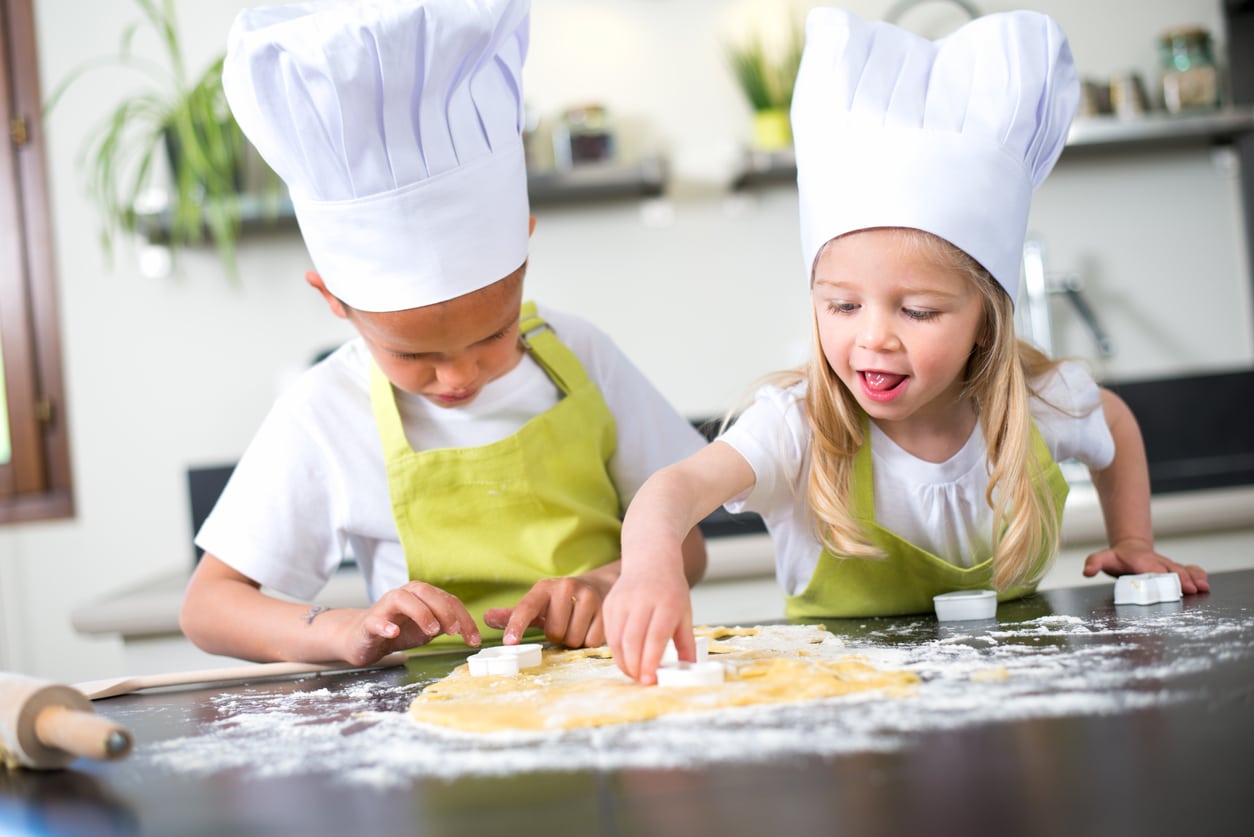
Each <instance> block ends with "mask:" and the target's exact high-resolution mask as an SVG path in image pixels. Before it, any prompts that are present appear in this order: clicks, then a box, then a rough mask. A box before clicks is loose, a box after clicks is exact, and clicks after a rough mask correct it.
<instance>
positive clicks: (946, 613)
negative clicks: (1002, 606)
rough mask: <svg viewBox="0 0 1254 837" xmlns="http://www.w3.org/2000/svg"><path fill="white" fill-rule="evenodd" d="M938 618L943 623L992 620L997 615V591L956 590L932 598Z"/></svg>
mask: <svg viewBox="0 0 1254 837" xmlns="http://www.w3.org/2000/svg"><path fill="white" fill-rule="evenodd" d="M932 603H933V604H934V605H935V606H936V618H937V619H939V620H940V621H942V622H965V621H967V620H970V619H992V618H993V617H994V616H996V615H997V591H995V590H955V591H954V592H952V593H941V594H940V595H939V596H933V597H932Z"/></svg>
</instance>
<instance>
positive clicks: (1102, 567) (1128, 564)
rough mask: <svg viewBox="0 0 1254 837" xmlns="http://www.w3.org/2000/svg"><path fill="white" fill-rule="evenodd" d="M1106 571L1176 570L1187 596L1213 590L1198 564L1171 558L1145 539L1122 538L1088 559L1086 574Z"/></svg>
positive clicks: (1085, 562) (1113, 572)
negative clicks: (1180, 561) (1183, 562)
mask: <svg viewBox="0 0 1254 837" xmlns="http://www.w3.org/2000/svg"><path fill="white" fill-rule="evenodd" d="M1103 571H1104V572H1106V573H1107V574H1108V575H1112V576H1121V575H1136V574H1138V573H1175V574H1176V575H1178V576H1180V589H1181V591H1182V592H1184V593H1185V594H1186V595H1189V594H1193V593H1205V592H1206V591H1207V590H1210V582H1209V581H1208V580H1207V576H1206V570H1204V569H1202V568H1201V567H1199V566H1197V565H1196V564H1189V565H1187V566H1186V565H1184V564H1177V563H1176V562H1175V561H1172V560H1171V559H1170V558H1166V557H1164V556H1162V555H1159V554H1158V553H1157V552H1155V551H1154V547H1153V546H1152V545H1151V544H1148V543H1146V542H1145V541H1141V540H1125V541H1120V542H1119V543H1116V544H1113V545H1112V546H1111V547H1110V548H1109V549H1103V550H1101V551H1100V552H1094V553H1093V554H1092V555H1090V556H1089V557H1088V558H1087V559H1085V561H1084V574H1085V575H1086V576H1088V577H1090V578H1091V577H1092V576H1095V575H1097V574H1098V573H1099V572H1103Z"/></svg>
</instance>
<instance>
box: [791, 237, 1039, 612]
mask: <svg viewBox="0 0 1254 837" xmlns="http://www.w3.org/2000/svg"><path fill="white" fill-rule="evenodd" d="M899 232H900V233H901V235H900V236H899V237H898V242H899V243H900V244H901V246H903V247H911V248H915V249H916V252H918V253H920V254H922V255H923V256H925V257H927V258H931V259H933V260H934V263H935V264H936V265H937V266H938V267H940V268H942V269H945V270H953V271H956V272H958V273H962V274H964V275H966V276H967V277H968V278H969V279H970V280H971V281H972V283H973V284H974V285H975V287H976V288H977V289H978V290H979V292H980V296H981V297H982V299H983V305H984V319H983V323H982V325H981V327H980V331H979V332H978V334H977V337H976V346H975V348H974V349H973V351H972V352H971V356H970V358H969V359H968V360H967V365H966V368H965V370H964V372H963V378H964V382H965V387H964V389H963V397H968V398H971V399H973V400H974V402H975V406H976V410H977V413H978V414H979V416H980V422H981V425H982V426H983V429H984V442H985V445H986V447H987V449H988V464H989V481H988V490H987V492H986V494H985V499H986V501H987V502H988V504H989V506H990V507H991V508H992V509H993V519H994V530H995V531H994V532H993V586H994V587H996V588H997V589H998V590H1005V589H1007V588H1009V587H1014V586H1017V585H1019V584H1024V583H1030V582H1034V581H1038V580H1039V579H1040V577H1041V576H1042V575H1044V573H1045V570H1046V569H1047V568H1048V566H1049V563H1050V561H1048V560H1047V561H1042V560H1040V557H1041V556H1042V555H1043V554H1044V555H1048V556H1051V560H1052V556H1053V555H1054V553H1055V552H1056V551H1057V548H1058V523H1057V521H1058V516H1057V513H1056V509H1055V504H1054V499H1053V496H1052V495H1051V493H1050V492H1049V491H1048V490H1046V487H1045V485H1044V484H1043V482H1042V479H1043V477H1042V475H1041V470H1042V469H1041V466H1040V463H1039V462H1038V461H1037V457H1036V453H1035V450H1034V448H1033V445H1032V419H1031V415H1030V413H1029V411H1028V403H1029V396H1030V395H1031V394H1032V390H1031V388H1030V386H1029V381H1032V380H1034V379H1036V378H1037V377H1038V376H1040V375H1041V374H1043V373H1045V372H1047V371H1049V370H1051V369H1053V368H1054V367H1056V366H1057V365H1058V362H1056V361H1053V360H1051V359H1050V358H1049V357H1047V356H1046V355H1045V354H1043V353H1042V352H1040V351H1038V350H1037V349H1035V348H1034V347H1032V346H1031V345H1030V344H1028V343H1025V342H1023V341H1021V340H1018V339H1017V338H1016V337H1015V330H1014V304H1013V301H1012V300H1011V299H1010V297H1009V295H1007V294H1006V292H1005V291H1004V290H1003V289H1002V287H1001V286H1000V285H999V284H998V283H997V282H996V280H994V279H993V277H992V276H991V275H990V274H989V273H988V271H986V270H985V269H984V268H983V267H982V266H981V265H980V264H979V263H978V262H977V261H975V260H974V259H973V258H971V257H970V256H968V255H967V254H966V253H964V252H963V251H962V250H959V249H958V248H957V247H954V246H953V245H952V244H950V243H949V242H947V241H945V240H944V239H941V238H938V237H937V236H934V235H931V234H929V233H925V232H922V231H920V230H913V229H902V230H900V231H899ZM829 243H830V242H829ZM826 247H827V245H824V247H823V248H820V250H819V255H820V256H821V255H822V254H823V251H824V250H825V249H826ZM813 333H814V338H813V339H814V348H813V351H812V353H811V359H810V361H809V362H808V363H807V364H806V366H804V367H802V368H801V369H798V370H795V372H794V373H792V374H791V375H790V376H789V377H791V378H792V380H793V381H794V382H796V381H800V380H805V381H806V382H807V389H806V396H805V406H806V413H807V416H808V418H809V422H810V426H811V430H812V439H811V443H810V461H809V463H808V471H809V473H808V477H807V499H808V500H809V504H810V509H811V511H812V514H813V515H814V522H815V527H816V530H817V531H816V535H817V536H818V538H819V540H820V541H821V542H822V543H823V545H824V546H825V547H827V548H828V549H829V550H830V551H831V552H833V553H835V554H836V555H840V556H849V557H862V558H875V557H882V556H883V553H882V552H881V551H880V550H879V549H878V548H877V547H876V546H874V545H873V544H872V543H871V541H870V539H869V537H868V535H867V533H866V532H865V531H864V530H863V529H862V527H861V526H860V525H859V524H858V522H857V520H855V519H854V517H853V515H852V514H851V513H850V493H851V488H852V477H853V464H854V454H855V453H857V451H858V448H860V447H861V446H862V443H863V441H864V439H863V412H862V408H861V407H859V406H858V402H857V401H856V400H855V398H854V396H853V394H852V393H851V392H849V390H848V389H847V388H846V387H845V386H844V384H843V383H842V382H841V380H840V379H839V378H838V377H837V376H836V373H835V372H833V371H832V368H831V366H829V365H828V363H827V360H826V358H825V357H824V355H823V350H822V347H821V346H820V345H819V337H818V324H817V321H815V324H814V329H813Z"/></svg>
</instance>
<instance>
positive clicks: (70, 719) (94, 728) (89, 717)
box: [35, 706, 131, 760]
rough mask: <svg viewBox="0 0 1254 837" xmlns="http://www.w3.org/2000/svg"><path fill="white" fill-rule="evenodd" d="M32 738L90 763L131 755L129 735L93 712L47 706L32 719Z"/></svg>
mask: <svg viewBox="0 0 1254 837" xmlns="http://www.w3.org/2000/svg"><path fill="white" fill-rule="evenodd" d="M35 735H36V737H38V738H39V741H40V743H42V744H43V745H44V746H46V747H51V748H54V749H57V750H63V751H65V752H67V753H71V754H73V755H75V756H82V757H83V758H89V759H98V760H106V759H116V758H121V757H122V756H124V755H126V754H127V753H129V752H130V751H131V735H130V733H129V732H127V731H126V730H124V729H122V728H121V727H119V726H118V725H117V724H115V723H113V722H112V721H110V720H108V719H107V718H102V717H100V716H99V715H96V714H94V713H92V712H84V711H82V710H79V709H71V708H69V707H65V706H49V707H48V708H46V709H44V710H42V711H41V712H40V713H39V714H38V715H37V716H36V717H35Z"/></svg>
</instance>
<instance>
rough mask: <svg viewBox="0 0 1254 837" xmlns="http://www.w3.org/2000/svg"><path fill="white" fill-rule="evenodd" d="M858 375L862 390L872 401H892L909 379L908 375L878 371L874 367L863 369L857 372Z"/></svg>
mask: <svg viewBox="0 0 1254 837" xmlns="http://www.w3.org/2000/svg"><path fill="white" fill-rule="evenodd" d="M858 377H859V378H860V379H861V381H862V391H863V392H864V393H866V396H867V397H868V398H870V399H871V400H872V401H892V400H893V399H894V398H896V397H897V396H898V395H901V393H902V391H903V390H904V389H905V386H906V381H908V380H910V376H908V375H898V374H895V373H892V372H879V371H876V370H874V369H866V370H863V371H861V372H859V373H858Z"/></svg>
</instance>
